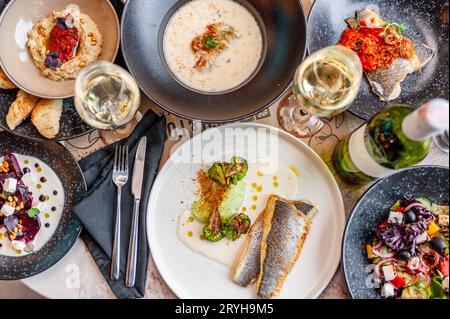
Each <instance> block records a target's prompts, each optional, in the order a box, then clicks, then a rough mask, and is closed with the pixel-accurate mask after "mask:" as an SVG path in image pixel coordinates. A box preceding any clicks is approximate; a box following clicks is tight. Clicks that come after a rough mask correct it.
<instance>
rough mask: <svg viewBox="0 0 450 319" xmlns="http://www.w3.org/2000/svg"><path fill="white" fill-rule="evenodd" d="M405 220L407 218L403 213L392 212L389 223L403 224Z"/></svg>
mask: <svg viewBox="0 0 450 319" xmlns="http://www.w3.org/2000/svg"><path fill="white" fill-rule="evenodd" d="M404 220H405V216H404V215H403V213H400V212H390V213H389V218H388V223H390V224H403V221H404Z"/></svg>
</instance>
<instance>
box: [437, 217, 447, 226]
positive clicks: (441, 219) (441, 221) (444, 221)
mask: <svg viewBox="0 0 450 319" xmlns="http://www.w3.org/2000/svg"><path fill="white" fill-rule="evenodd" d="M439 225H441V226H445V227H448V215H439Z"/></svg>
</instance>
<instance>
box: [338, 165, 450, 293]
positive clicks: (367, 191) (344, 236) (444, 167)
mask: <svg viewBox="0 0 450 319" xmlns="http://www.w3.org/2000/svg"><path fill="white" fill-rule="evenodd" d="M422 168H432V169H436V168H437V169H445V170H447V171H450V169H449V167H447V166H444V165H417V166H413V167H408V168H405V169H401V170H400V171H398V172H396V173H394V174H391V175H389V176H386V177H384V178H381V179H379V180H377V181H376V182H375V183H374V184H373V185H371V186H370V187H369V188H368V189H367V190H366V191H365V192H364V193H363V194H362V195H361V197H360V198H359V199H358V201H357V202H356V204H355V206H354V207H353V209H352V211H351V213H350V216H349V217H348V219H347V224H346V225H345V230H344V235H343V237H342V243H341V246H342V247H341V267H342V272H343V274H344V282H345V287H346V288H347V290H348V292H349V294H350V297H351V298H352V299H358V298H356V297H355V294H354V293H353V291H352V290H351V289H350V285H349V278H348V276H347V271H346V262H345V249H344V245H345V242H346V239H347V235H348V230H349V229H350V224H351V223H352V221H353V218H354V217H355V215H356V211H357V209H359V206H360V205H361V204H362V202H363V200H364V199H365V197H366V196H367V194H368V193H369V192H371V191H372V189H374V188H375V187H377V186H378V185H379V184H380V183H381V182H383V181H385V180H386V179H388V178H392V177H393V176H396V175H399V174H402V173H405V172H409V171H414V170H416V169H422Z"/></svg>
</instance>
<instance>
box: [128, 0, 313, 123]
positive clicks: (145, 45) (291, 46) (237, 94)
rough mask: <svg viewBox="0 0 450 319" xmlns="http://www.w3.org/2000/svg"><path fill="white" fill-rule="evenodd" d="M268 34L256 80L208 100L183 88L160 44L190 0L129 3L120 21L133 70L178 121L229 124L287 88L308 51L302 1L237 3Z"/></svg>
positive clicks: (250, 0) (245, 0)
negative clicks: (170, 68) (180, 119)
mask: <svg viewBox="0 0 450 319" xmlns="http://www.w3.org/2000/svg"><path fill="white" fill-rule="evenodd" d="M236 1H237V2H239V3H241V4H242V5H244V6H245V7H247V8H248V9H249V10H250V11H251V12H253V13H255V16H259V17H260V19H259V18H257V20H259V22H260V24H263V27H264V28H262V29H265V30H266V37H265V46H266V48H267V55H266V58H265V60H264V61H263V63H262V67H261V69H260V71H259V72H258V74H256V76H255V77H254V78H253V79H252V80H251V81H250V82H249V83H247V84H246V85H245V86H243V87H242V88H240V89H238V90H236V91H233V92H231V93H227V94H219V95H206V94H201V93H196V92H194V91H192V90H190V89H187V88H185V87H184V86H182V85H181V84H179V83H178V81H176V80H175V79H174V77H173V76H172V75H171V73H170V72H169V70H168V68H167V67H166V65H165V62H164V61H165V59H164V56H163V53H162V51H163V50H162V40H163V35H164V31H165V28H166V26H167V23H168V22H169V20H170V18H171V16H172V15H173V14H174V13H175V11H176V10H177V9H178V8H180V7H181V6H182V5H184V4H185V3H187V2H188V0H180V1H177V0H165V1H160V0H133V1H128V2H127V4H126V6H125V10H124V13H123V17H122V48H123V53H124V57H125V61H126V63H127V65H128V67H129V70H130V71H131V73H132V74H133V75H134V77H135V78H136V80H137V81H138V83H139V85H140V87H141V89H142V90H143V91H144V92H145V93H146V94H147V95H148V96H149V97H150V98H152V99H153V100H154V101H155V102H156V103H157V104H159V105H160V106H161V107H163V108H164V109H166V110H167V111H169V112H171V113H174V114H176V115H178V116H180V117H184V118H188V119H196V120H202V121H205V122H228V121H234V120H239V119H242V118H246V117H249V116H251V115H254V114H256V113H258V112H260V111H262V110H263V109H265V108H266V107H268V106H270V105H271V104H272V103H273V102H274V101H276V100H277V98H278V97H280V96H281V95H282V94H283V93H284V92H285V91H286V88H287V87H288V86H289V84H290V82H291V80H292V78H293V76H294V73H295V70H296V68H297V66H298V65H299V63H300V62H301V60H302V59H303V57H304V54H305V51H306V21H305V20H306V19H305V15H304V12H303V8H302V7H301V5H300V2H299V1H298V0H283V1H279V0H236Z"/></svg>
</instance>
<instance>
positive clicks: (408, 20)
mask: <svg viewBox="0 0 450 319" xmlns="http://www.w3.org/2000/svg"><path fill="white" fill-rule="evenodd" d="M367 6H371V7H372V8H375V9H379V12H380V15H381V17H383V18H384V19H385V20H386V21H391V20H392V21H395V22H397V23H404V24H405V25H406V26H407V28H408V31H407V35H408V36H409V37H411V38H412V39H413V40H415V41H421V42H423V43H425V44H427V45H429V46H430V47H432V48H434V49H436V50H437V53H436V56H435V57H434V59H433V60H432V61H431V62H430V63H429V64H428V65H427V66H425V68H424V69H423V70H422V71H421V72H415V73H414V74H411V75H409V76H408V77H407V78H406V79H405V81H403V83H402V94H401V95H400V97H399V98H398V99H397V100H395V101H391V102H389V103H393V102H394V103H403V104H410V105H412V106H415V107H418V106H420V105H421V104H423V103H425V102H427V101H429V100H431V99H433V98H435V97H443V98H447V99H448V96H449V93H448V90H449V86H448V54H449V52H448V46H449V42H448V31H449V27H448V24H449V21H448V19H449V4H448V0H427V1H423V0H367V1H361V0H333V1H329V0H316V1H315V2H314V5H313V8H312V10H311V13H310V15H309V20H308V50H309V52H310V53H313V52H316V51H317V50H319V49H322V48H324V47H326V46H329V45H334V44H337V43H338V42H339V40H340V38H341V35H342V32H344V30H345V29H346V28H347V24H346V23H345V21H344V19H346V18H348V17H352V16H354V15H355V13H356V11H357V10H361V9H364V8H366V7H367ZM386 105H387V103H386V102H382V101H380V100H379V99H378V97H377V96H376V95H374V94H373V93H372V91H371V89H370V86H369V83H368V81H367V80H366V79H365V80H364V81H363V83H362V86H361V91H360V93H359V96H358V98H357V99H356V101H355V102H354V103H353V105H352V106H351V107H350V109H349V111H350V112H352V113H353V114H355V115H356V116H358V117H360V118H362V119H365V120H369V119H370V118H371V117H372V116H373V115H375V114H376V113H377V112H378V111H380V110H381V109H382V108H383V107H384V106H386Z"/></svg>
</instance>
